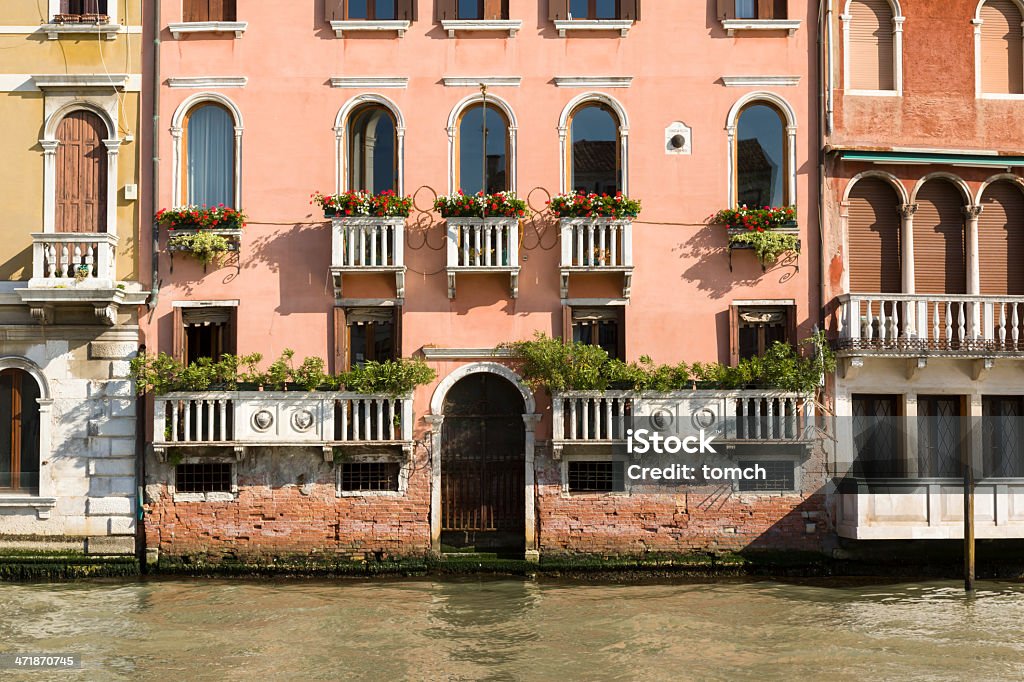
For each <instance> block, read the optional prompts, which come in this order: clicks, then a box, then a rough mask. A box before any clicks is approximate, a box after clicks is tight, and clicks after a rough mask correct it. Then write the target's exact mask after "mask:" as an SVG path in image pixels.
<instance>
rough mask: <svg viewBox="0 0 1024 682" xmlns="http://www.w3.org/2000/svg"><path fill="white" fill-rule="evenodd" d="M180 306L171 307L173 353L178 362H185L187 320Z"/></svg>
mask: <svg viewBox="0 0 1024 682" xmlns="http://www.w3.org/2000/svg"><path fill="white" fill-rule="evenodd" d="M181 312H182V309H181V307H180V306H174V307H173V308H171V355H173V356H174V359H175V360H177V361H178V362H182V363H183V362H185V322H184V320H183V319H182V315H181Z"/></svg>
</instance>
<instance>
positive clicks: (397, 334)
mask: <svg viewBox="0 0 1024 682" xmlns="http://www.w3.org/2000/svg"><path fill="white" fill-rule="evenodd" d="M394 330H395V331H394V345H395V357H396V358H401V357H405V354H404V353H403V352H402V306H400V305H396V306H395V321H394Z"/></svg>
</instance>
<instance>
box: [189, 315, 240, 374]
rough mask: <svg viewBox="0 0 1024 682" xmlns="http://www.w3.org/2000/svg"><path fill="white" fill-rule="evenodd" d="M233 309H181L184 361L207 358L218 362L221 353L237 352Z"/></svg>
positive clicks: (222, 354) (231, 353) (190, 361)
mask: <svg viewBox="0 0 1024 682" xmlns="http://www.w3.org/2000/svg"><path fill="white" fill-rule="evenodd" d="M235 310H236V309H235V308H233V307H210V308H207V307H196V308H183V309H182V323H183V324H184V326H185V330H184V331H185V334H184V338H185V348H184V360H185V362H186V363H193V362H195V361H196V360H198V359H199V358H210V359H211V360H213V361H214V362H218V361H219V360H220V359H221V357H223V356H224V355H225V354H230V355H237V349H236V348H235V333H234V328H235V326H234V322H235V320H234V317H235Z"/></svg>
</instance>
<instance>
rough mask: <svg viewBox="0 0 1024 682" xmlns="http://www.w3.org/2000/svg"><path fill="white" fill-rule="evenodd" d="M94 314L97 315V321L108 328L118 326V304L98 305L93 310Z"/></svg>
mask: <svg viewBox="0 0 1024 682" xmlns="http://www.w3.org/2000/svg"><path fill="white" fill-rule="evenodd" d="M93 312H95V313H96V319H97V320H99V321H100V322H102V323H103V324H105V325H106V326H108V327H113V326H114V325H115V324H117V304H116V303H107V304H105V305H97V306H95V307H94V308H93Z"/></svg>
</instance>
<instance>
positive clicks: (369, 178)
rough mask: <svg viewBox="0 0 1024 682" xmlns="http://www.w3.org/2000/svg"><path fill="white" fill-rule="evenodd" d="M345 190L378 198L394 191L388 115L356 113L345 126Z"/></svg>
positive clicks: (379, 110) (393, 140)
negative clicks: (346, 142)
mask: <svg viewBox="0 0 1024 682" xmlns="http://www.w3.org/2000/svg"><path fill="white" fill-rule="evenodd" d="M348 131H349V132H348V136H349V138H348V145H349V147H348V159H349V163H348V187H349V189H351V190H365V191H367V192H371V193H373V194H380V193H381V192H383V191H385V190H397V189H398V137H397V135H396V131H395V121H394V118H393V117H392V115H391V112H390V111H388V110H387V109H386V108H384V107H382V106H378V105H370V106H367V107H362V108H360V109H357V110H356V111H355V112H354V113H353V114H352V116H351V117H350V118H349V123H348Z"/></svg>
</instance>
